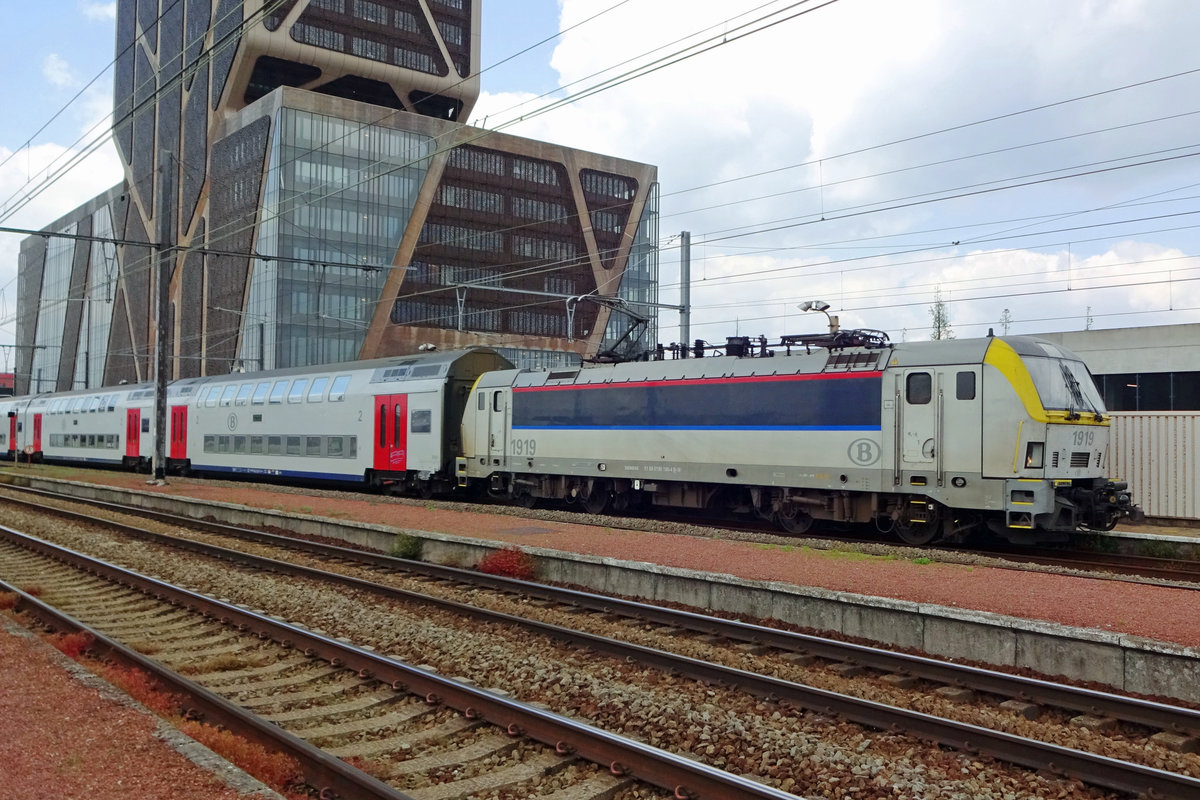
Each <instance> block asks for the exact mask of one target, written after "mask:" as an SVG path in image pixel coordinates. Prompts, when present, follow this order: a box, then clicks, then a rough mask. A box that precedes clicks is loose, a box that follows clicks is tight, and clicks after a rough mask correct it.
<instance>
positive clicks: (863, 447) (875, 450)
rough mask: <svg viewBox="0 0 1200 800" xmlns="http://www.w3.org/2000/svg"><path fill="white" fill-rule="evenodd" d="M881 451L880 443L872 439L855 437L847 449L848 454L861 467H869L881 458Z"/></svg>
mask: <svg viewBox="0 0 1200 800" xmlns="http://www.w3.org/2000/svg"><path fill="white" fill-rule="evenodd" d="M879 452H880V450H879V445H877V444H876V443H875V442H873V441H871V440H870V439H855V440H854V441H853V442H851V443H850V447H849V449H847V450H846V455H848V456H849V457H850V460H851V461H853V462H854V463H855V464H857V465H859V466H860V467H869V466H871V465H872V464H874V463H875V462H876V461H878V460H879Z"/></svg>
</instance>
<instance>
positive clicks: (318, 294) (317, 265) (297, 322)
mask: <svg viewBox="0 0 1200 800" xmlns="http://www.w3.org/2000/svg"><path fill="white" fill-rule="evenodd" d="M433 150H434V142H433V140H432V139H431V138H430V137H428V136H423V135H421V134H416V133H410V132H407V131H398V130H392V129H389V128H383V127H379V126H375V125H367V124H363V123H356V122H351V121H348V120H342V119H337V118H335V117H328V116H323V115H319V114H313V113H309V112H306V111H300V110H297V109H290V108H288V109H283V110H282V111H281V112H280V117H279V120H278V124H277V125H276V126H275V136H274V140H273V142H272V146H271V156H270V159H271V160H270V166H269V168H268V175H267V188H266V192H265V195H264V210H263V216H262V224H261V227H260V229H259V240H258V247H257V250H258V252H259V253H260V254H262V255H263V256H266V258H261V259H258V260H256V261H255V263H254V272H253V275H252V277H251V282H250V296H249V302H248V304H247V308H246V312H245V316H244V319H243V325H242V329H243V336H242V347H241V353H240V355H241V359H242V363H243V366H245V367H246V368H247V369H258V368H263V369H274V368H282V367H298V366H306V365H310V364H326V363H333V362H339V361H348V360H352V359H355V358H357V357H358V354H359V351H360V350H361V348H362V343H363V339H364V337H365V336H366V331H367V326H368V325H369V324H370V321H371V317H372V316H373V315H374V313H375V303H376V302H378V300H379V297H380V294H381V293H382V290H383V284H384V281H385V280H386V279H387V274H388V270H389V269H391V268H392V260H393V259H394V258H395V255H396V250H397V248H398V247H399V244H400V237H401V236H403V234H404V229H405V227H406V226H407V225H408V220H409V217H411V215H412V211H413V206H414V205H415V203H416V197H417V192H418V191H419V190H420V188H421V183H422V182H423V181H424V179H425V173H426V171H427V170H428V168H429V157H430V155H431V154H432V152H433ZM264 352H265V357H264V356H263V353H264Z"/></svg>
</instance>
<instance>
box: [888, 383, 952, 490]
mask: <svg viewBox="0 0 1200 800" xmlns="http://www.w3.org/2000/svg"><path fill="white" fill-rule="evenodd" d="M938 378H939V376H938V375H937V374H936V373H935V372H933V370H928V369H910V370H905V371H904V373H903V376H902V378H901V379H902V380H903V385H902V386H901V387H900V391H899V395H900V414H899V415H898V417H899V422H900V435H899V436H898V437H897V439H898V440H899V445H900V453H899V454H898V455H899V458H898V459H897V461H899V462H900V463H901V464H902V468H903V469H909V470H911V469H916V470H929V469H937V468H938V463H939V461H940V459H941V455H942V453H941V450H942V448H941V440H940V439H941V437H940V436H939V432H940V431H939V428H940V426H939V422H940V420H941V411H942V396H941V385H940V381H939V380H938Z"/></svg>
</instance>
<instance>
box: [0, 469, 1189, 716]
mask: <svg viewBox="0 0 1200 800" xmlns="http://www.w3.org/2000/svg"><path fill="white" fill-rule="evenodd" d="M0 482H4V483H18V482H19V483H20V484H21V485H29V486H31V487H32V488H45V489H52V490H56V491H61V490H63V489H64V488H65V489H66V490H68V491H70V492H72V493H74V494H76V495H77V496H81V497H86V498H89V499H97V500H106V501H109V502H115V503H127V504H129V505H135V506H139V507H143V508H147V509H153V510H156V511H167V512H170V513H174V514H180V515H183V516H188V517H192V518H194V519H214V520H217V521H219V522H223V523H226V524H230V525H240V526H245V527H250V528H280V529H287V530H291V531H296V532H298V533H305V534H312V535H318V536H325V537H329V538H331V539H340V540H343V541H346V542H351V543H354V544H357V545H361V546H366V547H371V548H375V549H378V550H383V551H387V550H388V549H389V548H390V547H391V545H392V543H393V541H394V539H395V537H396V535H397V534H408V535H410V536H416V537H419V538H420V539H422V540H423V551H422V552H423V558H424V559H425V560H427V561H431V562H434V563H439V564H451V565H455V566H463V567H471V566H474V565H475V564H477V563H478V562H479V560H480V559H481V558H483V556H484V555H486V554H487V553H489V552H491V551H492V550H495V549H498V548H501V547H510V546H511V545H509V544H507V543H501V542H492V541H486V540H481V539H480V540H477V539H467V538H462V537H457V536H447V535H444V534H439V533H430V532H426V531H415V530H405V529H397V528H389V527H386V526H381V525H366V524H362V523H352V522H342V521H338V520H331V519H322V518H319V517H312V516H303V515H290V514H283V513H281V512H278V511H271V510H260V509H253V508H248V507H245V506H237V505H232V504H228V503H217V502H209V501H201V500H194V499H191V498H179V497H171V496H167V495H162V494H156V493H151V492H141V491H135V490H126V489H116V488H111V487H104V486H96V485H90V484H78V483H71V482H66V481H57V480H50V479H42V478H31V477H28V476H13V475H8V476H0ZM523 549H524V550H526V551H527V552H528V553H530V554H531V555H533V556H534V557H536V558H537V560H538V568H539V576H540V577H541V578H542V579H543V580H545V581H549V582H552V583H564V584H571V585H575V586H583V587H587V588H589V589H591V590H593V591H597V592H603V593H606V594H613V595H619V596H622V597H630V598H637V599H644V600H652V601H656V602H671V603H681V604H684V605H688V606H693V607H695V608H699V609H711V610H713V611H722V612H727V613H731V614H735V615H738V616H739V617H741V618H743V619H747V620H750V619H778V620H782V621H784V622H789V623H792V624H794V625H800V626H803V627H806V628H812V629H815V630H818V631H827V632H833V633H839V634H843V635H845V636H851V637H856V638H860V639H867V640H870V641H874V642H879V643H880V644H883V645H887V646H896V647H903V648H913V649H916V650H920V651H923V652H925V653H928V654H930V655H934V656H940V657H946V658H955V659H963V660H970V661H976V662H983V663H987V664H992V665H995V666H1000V667H1019V668H1026V669H1032V670H1035V671H1037V672H1039V673H1042V674H1044V675H1048V676H1064V677H1067V678H1071V679H1075V680H1083V681H1094V682H1097V683H1102V684H1105V685H1107V686H1111V687H1114V688H1116V689H1119V690H1123V691H1127V692H1136V693H1141V694H1149V695H1155V696H1163V697H1174V698H1178V699H1181V700H1188V701H1192V702H1200V650H1198V649H1196V648H1187V647H1181V646H1178V645H1174V644H1169V643H1164V642H1157V641H1153V640H1150V639H1143V638H1140V637H1134V636H1126V635H1123V634H1118V633H1111V632H1107V631H1101V630H1094V629H1090V628H1072V627H1068V626H1065V625H1058V624H1054V623H1048V622H1039V621H1034V620H1026V619H1020V618H1017V617H1007V616H1003V615H1000V614H991V613H986V612H980V611H970V610H967V609H959V608H949V607H946V606H936V605H925V604H921V603H911V602H908V601H904V600H894V599H890V598H881V597H869V596H865V595H856V594H850V593H847V592H833V591H827V590H824V589H814V588H810V587H804V586H793V585H791V584H785V583H777V582H769V581H750V580H742V579H740V578H735V577H732V576H729V575H719V574H711V573H706V572H695V571H692V570H685V569H678V568H675V567H665V566H661V565H658V564H649V563H643V562H632V561H622V560H618V559H611V558H601V557H596V556H588V555H580V554H576V553H567V552H563V551H559V550H547V549H543V548H534V547H526V548H523Z"/></svg>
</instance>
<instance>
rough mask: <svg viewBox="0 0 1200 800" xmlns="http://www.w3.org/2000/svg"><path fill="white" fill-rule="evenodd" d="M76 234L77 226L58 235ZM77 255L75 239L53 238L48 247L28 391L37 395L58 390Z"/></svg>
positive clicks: (68, 227) (65, 229)
mask: <svg viewBox="0 0 1200 800" xmlns="http://www.w3.org/2000/svg"><path fill="white" fill-rule="evenodd" d="M77 230H78V228H77V226H76V225H74V224H71V225H68V226H67V227H66V228H63V229H62V230H61V231H59V233H65V234H67V235H69V236H73V235H75V232H76V231H77ZM74 254H75V240H74V239H67V238H63V237H61V236H52V237H50V240H49V242H48V243H47V244H46V269H45V271H44V272H43V273H42V293H41V295H40V298H41V302H40V307H39V308H38V319H37V334H36V335H35V336H34V339H33V341H34V350H33V368H32V369H31V370H30V375H29V391H30V392H32V393H34V394H37V393H38V392H52V391H54V390H55V389H56V388H57V383H58V362H59V359H60V358H61V357H62V338H63V328H64V327H66V324H67V298H68V295H69V293H70V289H71V261H72V259H73V257H74ZM64 388H68V387H64Z"/></svg>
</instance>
